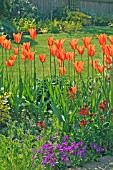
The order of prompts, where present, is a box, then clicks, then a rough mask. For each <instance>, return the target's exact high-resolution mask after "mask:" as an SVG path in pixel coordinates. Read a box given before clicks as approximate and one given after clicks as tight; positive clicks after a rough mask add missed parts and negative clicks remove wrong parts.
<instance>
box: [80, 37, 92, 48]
mask: <svg viewBox="0 0 113 170" xmlns="http://www.w3.org/2000/svg"><path fill="white" fill-rule="evenodd" d="M91 40H92V37H85V38H84V37H83V38H82V41H83V43H84V46H85V47H86V48H87V47H88V45H90V44H91Z"/></svg>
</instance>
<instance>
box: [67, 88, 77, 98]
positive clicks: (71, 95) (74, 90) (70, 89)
mask: <svg viewBox="0 0 113 170" xmlns="http://www.w3.org/2000/svg"><path fill="white" fill-rule="evenodd" d="M76 92H77V88H76V87H70V88H69V91H68V93H69V95H70V98H71V99H74V97H75V93H76Z"/></svg>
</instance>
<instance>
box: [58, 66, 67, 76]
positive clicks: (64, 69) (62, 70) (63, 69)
mask: <svg viewBox="0 0 113 170" xmlns="http://www.w3.org/2000/svg"><path fill="white" fill-rule="evenodd" d="M59 72H60V74H62V75H64V74H65V73H66V68H65V67H59Z"/></svg>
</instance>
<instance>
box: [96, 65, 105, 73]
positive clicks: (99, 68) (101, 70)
mask: <svg viewBox="0 0 113 170" xmlns="http://www.w3.org/2000/svg"><path fill="white" fill-rule="evenodd" d="M105 67H106V66H99V65H98V68H97V69H98V71H99V73H100V74H102V73H103V72H104V69H105Z"/></svg>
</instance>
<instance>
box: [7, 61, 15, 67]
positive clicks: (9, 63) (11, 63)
mask: <svg viewBox="0 0 113 170" xmlns="http://www.w3.org/2000/svg"><path fill="white" fill-rule="evenodd" d="M5 65H6V66H7V67H11V66H14V60H8V61H5Z"/></svg>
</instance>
